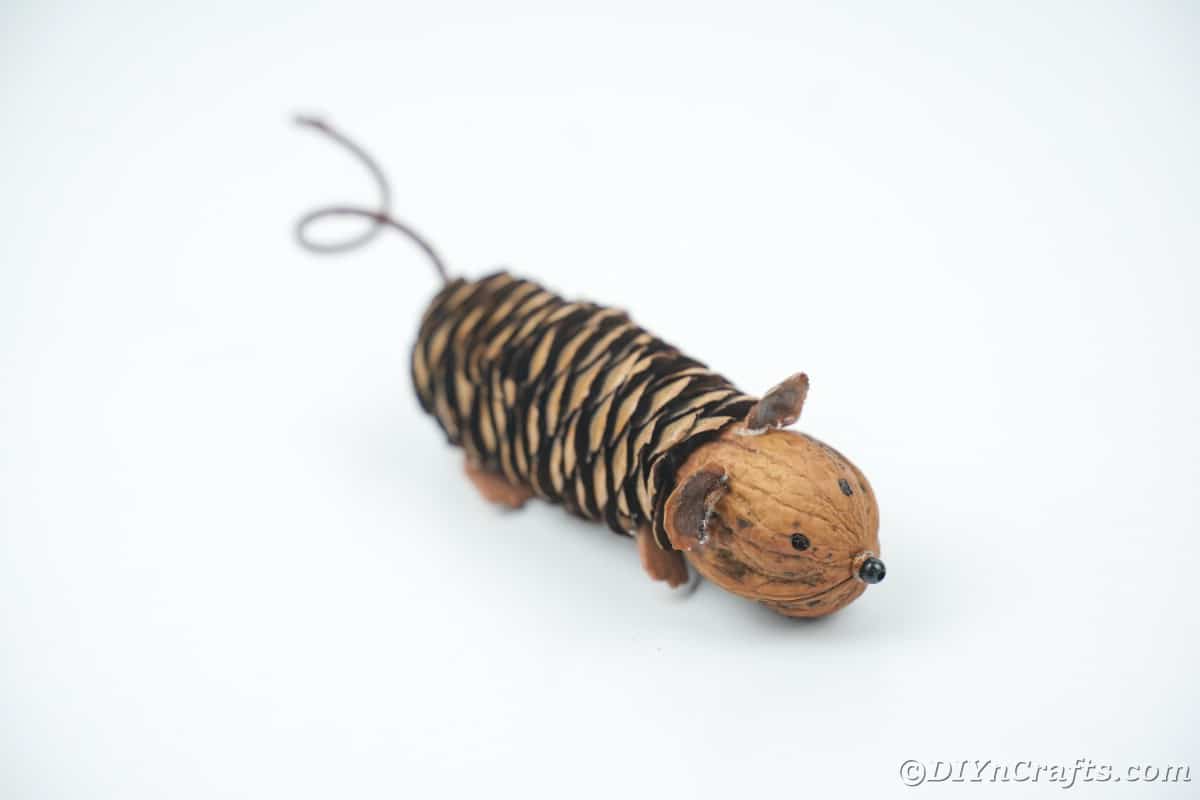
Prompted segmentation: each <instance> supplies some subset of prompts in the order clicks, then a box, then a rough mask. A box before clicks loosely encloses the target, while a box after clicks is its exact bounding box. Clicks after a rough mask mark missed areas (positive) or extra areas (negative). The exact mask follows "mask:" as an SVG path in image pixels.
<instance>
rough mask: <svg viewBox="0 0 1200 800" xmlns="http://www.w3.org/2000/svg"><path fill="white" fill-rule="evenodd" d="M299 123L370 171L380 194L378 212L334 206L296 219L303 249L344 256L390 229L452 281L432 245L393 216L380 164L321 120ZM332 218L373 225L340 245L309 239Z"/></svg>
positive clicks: (389, 191) (444, 278) (302, 119)
mask: <svg viewBox="0 0 1200 800" xmlns="http://www.w3.org/2000/svg"><path fill="white" fill-rule="evenodd" d="M296 124H297V125H300V126H302V127H307V128H312V129H313V130H316V131H317V132H319V133H322V134H324V135H325V136H327V137H329V138H330V139H332V140H333V141H335V142H337V143H338V144H340V145H341V146H342V147H344V148H346V149H347V150H349V151H350V153H351V154H352V155H354V157H355V158H357V159H358V160H359V161H360V162H361V163H362V165H363V166H364V167H366V168H367V171H368V172H370V173H371V177H372V178H374V179H375V186H376V188H377V189H378V191H379V200H378V209H377V210H375V211H372V210H370V209H368V208H360V207H356V206H344V205H334V206H324V207H322V208H317V209H314V210H313V211H310V212H308V213H307V214H305V215H304V216H302V217H300V219H298V220H296V228H295V232H296V241H297V242H299V243H300V246H301V247H303V248H304V249H305V250H308V251H310V252H313V253H322V254H331V253H344V252H346V251H348V250H354V249H355V248H358V247H362V246H363V245H365V244H367V243H368V242H370V241H371V240H372V239H374V238H375V237H376V236H377V235H378V234H379V231H380V230H382V229H383V228H384V227H388V228H391V229H392V230H395V231H398V232H400V233H402V234H404V235H405V236H406V237H408V238H409V239H410V240H411V241H412V242H414V243H415V244H416V245H417V246H418V247H420V248H421V249H422V250H424V251H425V255H427V256H428V257H429V260H430V261H432V262H433V266H434V269H436V270H437V272H438V275H440V276H441V278H442V281H443V282H449V280H450V275H449V272H448V271H447V270H446V262H444V261H443V260H442V257H441V256H440V255H438V252H437V251H436V250H435V249H434V248H433V245H432V244H430V243H429V241H428V240H427V239H426V238H425V237H424V236H422V235H421V234H419V233H417V231H415V230H414V229H413V228H411V227H409V226H408V225H407V224H405V223H403V222H401V221H400V220H398V219H396V218H394V217H393V216H392V209H391V206H392V189H391V186H390V185H389V184H388V180H387V176H386V175H384V174H383V170H382V169H380V168H379V164H377V163H376V162H375V159H373V158H371V156H370V154H369V153H367V151H365V150H363V149H362V148H361V147H359V146H358V145H357V144H356V143H355V142H354V141H352V140H351V139H349V138H347V137H346V136H345V135H343V134H342V133H341V132H340V131H338V130H337V129H335V128H334V127H333V126H331V125H329V124H328V123H326V122H325V121H324V120H322V119H319V118H317V117H309V116H302V115H301V116H297V117H296ZM331 217H362V218H364V219H368V220H370V221H371V222H372V223H373V224H372V225H371V226H370V227H369V228H367V230H365V231H364V232H363V233H361V234H359V235H358V236H354V237H351V238H349V239H346V240H344V241H340V242H320V241H316V240H314V239H313V238H312V237H311V236H309V228H310V227H311V226H312V225H313V223H315V222H317V221H319V220H322V219H328V218H331Z"/></svg>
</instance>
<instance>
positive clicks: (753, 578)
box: [665, 430, 879, 617]
mask: <svg viewBox="0 0 1200 800" xmlns="http://www.w3.org/2000/svg"><path fill="white" fill-rule="evenodd" d="M715 469H719V470H720V471H721V472H722V473H723V474H724V476H725V478H724V481H723V483H722V485H721V489H722V491H721V492H720V493H719V494H716V496H715V501H714V503H713V504H712V507H711V509H709V510H708V513H707V514H706V520H705V523H704V528H705V530H704V535H703V537H702V541H701V542H699V543H697V542H696V539H695V536H694V532H693V531H689V530H679V529H678V525H679V524H681V523H683V521H685V520H689V519H692V518H693V517H694V516H695V514H694V511H690V510H689V509H686V508H683V505H684V503H685V501H686V500H687V499H688V497H689V496H688V492H687V491H686V490H687V487H688V485H689V482H693V481H694V482H696V483H701V484H703V485H708V484H711V476H712V474H713V473H714V470H715ZM692 494H693V495H694V494H695V493H694V492H693V493H692ZM665 521H666V525H667V533H668V536H669V537H670V538H671V540H672V542H673V543H674V542H678V543H679V545H678V546H679V547H680V549H683V550H685V552H686V556H687V559H688V561H689V562H690V563H691V564H692V566H693V567H694V568H695V569H696V570H697V571H698V572H700V573H701V574H702V575H703V576H704V577H706V578H708V579H709V580H710V581H712V582H713V583H715V584H717V585H718V586H720V587H722V588H724V589H727V590H728V591H730V592H734V593H735V594H739V595H742V596H743V597H748V598H751V599H754V600H758V601H759V602H761V603H763V604H764V605H766V606H767V607H769V608H771V609H773V610H775V611H778V612H780V613H782V614H785V615H788V616H794V617H818V616H823V615H825V614H829V613H831V612H833V611H836V610H838V609H839V608H842V607H844V606H845V605H847V604H848V603H850V602H851V601H852V600H854V599H855V598H856V597H858V596H859V595H861V594H862V593H863V591H864V590H865V589H866V584H865V583H864V582H863V581H862V580H860V579H859V578H858V576H857V574H856V572H855V565H856V560H861V557H862V556H863V554H864V553H866V554H870V555H878V553H879V508H878V506H877V505H876V502H875V493H874V491H872V489H871V485H870V484H869V483H868V482H867V479H866V477H865V476H864V475H863V474H862V472H861V471H860V470H859V469H858V468H857V467H856V466H854V464H852V463H851V462H850V461H849V459H847V458H846V457H845V456H843V455H842V454H841V453H839V452H838V451H836V450H834V449H833V448H832V447H830V446H829V445H827V444H825V443H823V442H820V441H818V440H817V439H814V438H812V437H811V436H807V435H804V434H801V433H795V432H792V431H785V430H772V431H768V432H766V433H763V434H761V435H758V436H745V435H739V434H738V433H737V432H736V431H733V430H731V431H728V432H726V433H725V434H723V435H722V436H721V437H720V438H718V439H716V440H714V441H712V442H709V443H707V444H704V445H702V446H701V447H699V448H697V449H696V450H695V451H694V452H693V453H692V454H691V455H690V456H689V457H688V459H687V460H686V461H685V462H684V464H683V466H682V467H681V468H680V469H679V471H678V473H677V474H676V490H675V492H674V493H673V494H672V496H671V497H670V498H669V499H668V500H667V508H666V513H665ZM683 524H687V523H683Z"/></svg>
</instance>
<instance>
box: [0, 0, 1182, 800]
mask: <svg viewBox="0 0 1200 800" xmlns="http://www.w3.org/2000/svg"><path fill="white" fill-rule="evenodd" d="M168 5H170V4H168ZM952 5H955V4H948V3H928V4H910V3H906V4H881V5H879V6H870V5H855V6H854V7H853V8H848V7H846V6H839V7H837V8H833V7H827V8H818V7H806V6H805V7H802V6H800V5H798V4H795V3H777V4H762V3H737V4H733V3H727V4H712V3H682V2H679V3H668V2H631V3H625V2H608V3H604V4H596V5H595V6H594V7H592V8H591V9H584V8H582V7H580V8H578V9H573V10H571V9H567V8H564V7H562V4H554V3H544V4H537V3H529V2H522V1H521V0H514V2H508V3H504V4H484V3H469V2H440V3H432V2H431V3H423V4H419V5H418V4H411V3H393V4H388V5H386V6H381V7H375V8H371V7H366V6H359V5H356V4H353V3H348V2H343V3H337V4H330V5H329V6H328V7H325V8H322V7H317V6H307V5H305V4H303V3H296V2H291V3H271V4H258V5H247V4H244V3H205V4H198V5H197V7H196V9H195V10H193V11H190V12H184V11H180V10H178V9H168V8H166V7H164V5H163V4H159V3H144V4H136V5H135V4H119V3H93V4H82V3H71V4H68V3H50V2H38V3H29V2H26V3H6V4H5V5H4V7H3V11H2V12H0V13H2V15H3V16H2V18H0V22H2V30H3V33H2V37H3V38H2V39H0V101H2V102H0V106H2V108H3V120H2V122H0V175H2V182H3V188H2V189H0V219H2V220H3V223H2V224H3V230H4V233H3V235H2V237H0V796H3V797H4V798H42V797H55V798H57V797H64V798H66V797H70V798H91V797H120V798H161V797H172V798H193V797H196V798H199V797H217V796H221V797H255V798H265V797H288V798H305V797H323V798H328V797H349V798H374V797H381V798H382V797H389V798H395V797H415V798H423V797H449V796H466V797H495V796H516V795H528V796H533V797H555V798H561V797H575V796H578V797H605V798H613V797H649V796H653V797H659V798H666V797H686V798H695V797H725V798H729V797H770V798H791V797H795V798H804V797H824V796H846V795H847V794H851V793H852V794H854V795H855V796H864V797H866V796H872V797H879V796H893V795H899V796H917V795H921V794H927V795H939V796H948V795H949V794H950V793H951V792H952V791H953V790H955V789H958V790H960V791H961V790H964V789H969V790H973V791H974V793H975V794H978V795H986V796H997V797H1018V796H1052V795H1053V794H1054V793H1055V792H1058V791H1060V789H1059V788H1058V787H1057V786H1054V785H1051V784H1043V785H1037V786H1034V785H1031V784H1013V783H1010V784H1007V785H1003V784H1002V785H993V786H987V785H984V786H969V785H968V786H965V787H964V786H961V785H960V786H954V785H952V784H949V783H947V784H941V785H926V786H924V787H922V788H919V789H910V788H905V787H904V786H903V785H902V784H901V782H900V778H899V774H898V770H899V767H900V764H901V762H903V761H904V760H906V759H910V758H913V759H919V760H922V761H925V762H933V761H936V760H953V759H993V760H994V761H999V762H1014V761H1018V760H1032V761H1035V762H1039V763H1045V764H1056V763H1062V762H1065V763H1068V764H1073V763H1074V762H1075V760H1076V759H1077V758H1090V759H1093V760H1094V761H1096V762H1098V763H1112V764H1114V765H1116V766H1117V767H1118V768H1119V769H1121V770H1123V767H1124V766H1125V765H1127V764H1168V763H1190V764H1191V767H1192V773H1193V775H1192V780H1193V783H1192V784H1190V786H1178V785H1177V786H1162V785H1158V786H1145V785H1142V786H1135V785H1130V784H1129V783H1128V782H1126V783H1123V784H1109V785H1106V786H1097V785H1095V784H1091V785H1088V786H1084V785H1077V786H1076V787H1075V788H1074V789H1073V791H1074V792H1075V793H1077V794H1082V795H1091V794H1099V795H1103V796H1112V797H1139V796H1143V795H1145V794H1154V795H1158V794H1162V795H1163V796H1169V797H1185V796H1189V795H1192V793H1193V792H1194V791H1195V789H1194V788H1192V787H1195V786H1196V785H1197V783H1196V781H1200V752H1198V750H1200V748H1198V747H1197V734H1196V722H1197V716H1198V714H1197V712H1198V711H1200V689H1198V684H1197V681H1196V675H1197V668H1198V667H1200V663H1198V662H1200V659H1198V657H1197V645H1196V638H1197V633H1198V630H1197V628H1198V626H1197V614H1196V611H1195V609H1196V608H1197V605H1198V604H1197V599H1196V589H1195V587H1196V577H1197V570H1198V569H1200V546H1198V544H1197V541H1198V535H1200V515H1198V513H1197V512H1198V510H1200V504H1198V501H1197V490H1196V487H1197V481H1198V479H1200V458H1198V456H1197V448H1198V447H1200V422H1198V417H1200V414H1198V411H1197V408H1198V401H1200V374H1198V373H1200V370H1198V364H1197V345H1198V344H1200V341H1198V340H1200V325H1198V323H1197V320H1196V316H1195V314H1196V312H1195V307H1196V301H1197V297H1198V296H1200V291H1198V290H1200V285H1198V283H1200V282H1198V281H1197V277H1196V270H1197V266H1198V265H1200V244H1198V242H1200V229H1198V226H1197V219H1198V213H1200V188H1198V186H1200V184H1198V180H1200V156H1198V148H1197V142H1200V104H1198V100H1200V83H1198V79H1200V73H1198V67H1200V60H1198V56H1197V52H1198V51H1197V48H1196V41H1197V36H1198V35H1200V14H1198V13H1197V11H1196V9H1195V7H1194V6H1191V5H1190V4H1188V3H1174V4H1172V3H1130V4H1128V5H1125V6H1113V5H1108V6H1105V7H1101V6H1100V5H1099V4H1079V5H1078V7H1072V6H1069V5H1047V4H1040V3H1034V4H1028V6H1027V7H1024V8H1018V7H1014V6H1013V5H1012V4H1007V3H1003V4H992V5H993V6H994V7H992V8H987V7H983V6H981V7H978V8H975V9H973V10H967V7H965V6H962V5H958V6H956V8H957V10H955V9H951V8H950V6H952ZM1020 5H1023V6H1024V5H1025V4H1020ZM295 111H318V112H322V113H327V114H328V115H329V117H330V119H331V120H333V121H334V122H336V123H338V124H340V125H342V126H343V127H344V128H345V129H346V131H347V132H348V133H350V134H351V135H353V136H355V137H357V138H359V139H360V140H361V141H362V142H363V143H364V144H365V145H367V146H368V147H369V148H370V149H371V150H373V151H374V152H375V153H376V154H377V155H378V156H379V157H380V159H381V161H382V162H383V163H384V165H385V167H386V168H387V169H388V171H389V173H390V175H391V177H392V179H393V181H394V183H395V186H396V209H397V213H398V214H399V215H400V216H401V217H403V218H405V219H407V220H408V221H410V222H413V223H414V224H416V225H417V226H418V227H419V228H421V229H422V230H423V231H425V232H426V233H427V234H428V235H429V236H430V237H431V238H433V239H434V240H435V241H436V242H437V243H438V244H439V246H440V247H441V249H442V250H443V251H444V253H445V254H446V256H447V257H448V260H449V261H450V263H451V266H452V269H453V270H454V271H455V272H456V273H461V274H464V275H469V276H473V275H479V274H482V273H483V272H484V271H486V270H489V269H491V268H493V267H495V266H497V265H500V264H505V265H509V266H511V267H512V268H513V269H514V270H516V271H517V272H519V273H521V274H525V275H528V276H531V277H536V278H538V279H540V280H542V281H543V282H545V283H547V284H548V285H550V286H551V287H554V288H557V289H559V290H561V291H562V292H564V293H566V294H568V295H572V296H584V297H587V298H590V299H595V300H599V301H603V302H607V303H611V304H615V305H620V306H622V307H624V308H626V309H628V310H630V311H631V313H633V314H634V315H635V317H636V318H637V319H638V320H639V321H641V322H642V323H643V324H644V325H646V326H647V327H649V328H650V329H651V330H654V331H655V332H657V333H660V334H661V335H663V336H665V337H666V338H668V339H670V340H671V341H673V342H676V343H678V344H679V345H681V346H682V347H683V348H684V349H685V350H687V351H688V352H690V353H692V354H694V355H696V356H698V357H700V358H702V359H704V360H706V361H707V362H708V363H709V364H711V365H712V366H714V367H715V368H717V369H719V370H721V371H723V372H725V373H726V374H727V375H728V376H729V377H731V378H732V379H733V380H734V381H736V382H737V383H738V384H739V385H741V386H742V387H743V388H744V389H746V390H748V391H751V392H761V391H763V390H764V389H766V388H767V387H768V386H770V385H771V384H772V383H774V382H776V381H777V380H779V379H781V378H782V377H784V376H786V375H788V374H790V373H791V372H794V371H796V370H800V369H803V370H806V371H807V372H808V373H809V374H810V375H811V377H812V382H813V389H812V393H811V395H810V397H809V402H808V406H807V408H806V409H805V414H804V417H803V418H802V420H801V422H800V424H799V426H798V427H799V428H800V429H801V430H804V431H807V432H810V433H812V434H814V435H816V436H818V437H820V438H822V439H825V440H826V441H828V442H830V443H831V444H834V445H835V446H836V447H838V448H839V449H841V450H843V451H844V452H846V453H847V454H849V455H850V457H851V458H853V459H854V460H855V461H856V462H857V463H858V464H859V465H860V466H861V467H862V468H863V469H864V471H865V472H866V473H867V474H868V475H869V476H870V478H871V480H872V481H873V483H874V485H875V488H876V490H877V493H878V496H879V498H880V503H881V508H882V515H883V527H882V534H881V535H882V542H883V556H884V558H885V560H886V562H887V565H888V569H889V574H888V578H887V580H886V581H885V582H884V583H883V584H881V585H880V586H877V587H873V588H871V589H870V590H869V591H868V592H867V593H866V595H865V596H864V597H863V598H861V599H860V600H858V601H857V602H856V603H854V604H853V605H852V606H851V607H850V608H848V609H847V610H845V611H843V612H841V613H839V614H837V615H835V616H834V617H832V618H828V619H825V620H821V621H818V622H815V623H813V622H810V623H804V622H795V621H788V620H785V619H783V618H779V617H776V616H774V615H772V614H771V613H770V612H768V611H766V610H764V609H761V608H759V607H757V606H755V605H754V604H752V603H749V602H747V601H743V600H740V599H738V598H736V597H734V596H732V595H727V594H724V593H723V592H721V591H719V590H717V589H716V588H714V587H712V586H711V585H704V586H701V587H700V588H699V589H698V590H697V591H696V592H695V593H694V594H692V595H691V596H683V595H679V594H675V595H672V594H671V593H670V592H669V590H667V589H666V588H665V587H663V586H662V585H660V584H655V583H652V582H651V581H649V580H648V579H646V578H645V576H644V575H643V574H642V572H641V570H640V567H639V564H638V561H637V558H636V555H635V553H634V549H633V546H632V544H631V543H630V542H629V541H628V540H626V539H622V538H620V537H616V536H613V535H611V534H609V533H607V532H605V530H604V529H602V528H600V527H598V526H591V525H587V524H585V523H582V522H579V521H575V520H573V519H571V518H568V517H567V516H566V515H564V514H563V513H562V512H561V511H560V510H559V509H556V508H551V507H548V506H544V505H537V506H535V507H531V508H528V509H527V510H525V511H523V512H520V513H517V514H504V513H500V512H498V511H497V510H495V509H493V508H491V507H489V506H487V505H485V504H484V502H483V501H482V500H481V499H480V498H479V497H477V496H476V495H475V494H474V492H473V490H472V488H471V487H470V486H469V485H468V484H467V483H466V482H465V480H464V478H463V477H462V475H461V471H460V454H459V453H457V452H455V451H452V450H451V449H450V448H448V447H447V446H446V445H445V443H444V440H443V439H442V437H441V435H440V433H439V432H438V431H437V429H436V427H435V425H434V423H433V421H432V420H431V419H429V418H427V417H425V416H424V415H423V414H421V413H420V411H419V409H418V407H417V404H416V401H415V398H414V395H413V391H412V388H411V386H410V384H409V379H408V377H407V370H408V362H407V356H408V347H409V345H410V343H411V341H412V338H413V336H414V334H415V330H416V323H417V320H418V317H419V315H420V313H421V310H422V307H423V304H424V303H425V302H426V301H427V300H428V298H429V297H430V296H431V294H432V293H433V291H434V290H435V289H436V282H435V279H434V277H433V274H432V272H431V270H430V269H429V267H428V265H427V263H425V262H424V261H423V260H422V258H421V256H420V254H419V253H418V252H417V251H416V250H415V249H414V248H413V247H412V246H411V245H409V244H408V243H406V242H404V241H403V240H402V239H399V238H396V237H387V236H384V237H381V238H380V239H379V240H377V242H376V243H375V244H374V245H373V246H372V247H371V248H369V249H368V250H366V251H363V252H360V253H356V254H354V255H350V256H346V257H343V258H340V259H322V258H317V257H313V256H311V255H308V254H305V253H302V252H300V251H298V249H297V248H296V246H295V245H294V242H293V241H292V240H291V238H290V225H291V222H292V220H293V219H294V218H295V217H296V216H297V215H298V214H299V213H301V212H302V211H305V210H307V209H308V208H310V207H312V206H314V205H317V204H320V203H325V202H332V201H346V202H362V203H370V202H371V200H372V198H373V192H372V189H371V185H370V183H369V181H368V180H367V178H366V176H365V175H364V173H363V172H362V170H361V169H360V168H359V167H358V166H357V165H356V164H354V162H353V161H352V160H350V159H349V158H348V157H346V156H345V155H344V154H343V153H342V152H340V151H339V150H338V149H337V148H336V147H335V146H333V145H331V144H328V143H326V142H324V141H322V140H321V139H319V138H318V137H316V136H313V135H312V134H311V133H309V132H304V131H299V130H296V129H294V128H292V127H290V126H289V125H288V122H287V120H288V115H289V114H290V113H292V112H295ZM964 793H969V792H964Z"/></svg>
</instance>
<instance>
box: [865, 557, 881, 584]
mask: <svg viewBox="0 0 1200 800" xmlns="http://www.w3.org/2000/svg"><path fill="white" fill-rule="evenodd" d="M884 575H887V567H885V566H884V565H883V562H882V561H880V560H879V559H878V558H876V557H875V556H870V557H869V558H865V559H863V562H862V566H861V567H859V568H858V577H860V578H862V580H863V583H879V582H880V581H881V580H883V576H884Z"/></svg>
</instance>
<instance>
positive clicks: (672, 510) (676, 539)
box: [664, 464, 729, 550]
mask: <svg viewBox="0 0 1200 800" xmlns="http://www.w3.org/2000/svg"><path fill="white" fill-rule="evenodd" d="M728 482H729V475H728V473H726V471H725V469H724V468H723V467H720V466H718V465H716V464H706V465H705V466H703V467H701V468H700V469H699V470H698V471H696V472H693V473H692V474H691V475H690V476H689V477H688V479H687V480H685V481H684V482H683V484H681V485H680V486H678V487H676V489H675V491H673V492H672V493H671V496H670V497H668V498H667V506H666V508H665V509H664V512H665V514H664V521H665V523H666V525H665V527H666V529H667V538H668V539H670V540H671V545H672V546H674V547H675V548H676V549H677V550H691V549H692V548H693V547H695V546H697V545H702V544H704V543H705V542H706V541H707V540H708V520H709V517H711V516H712V513H713V509H715V508H716V507H717V501H718V500H720V499H721V495H723V494H725V486H726V484H727V483H728Z"/></svg>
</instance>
